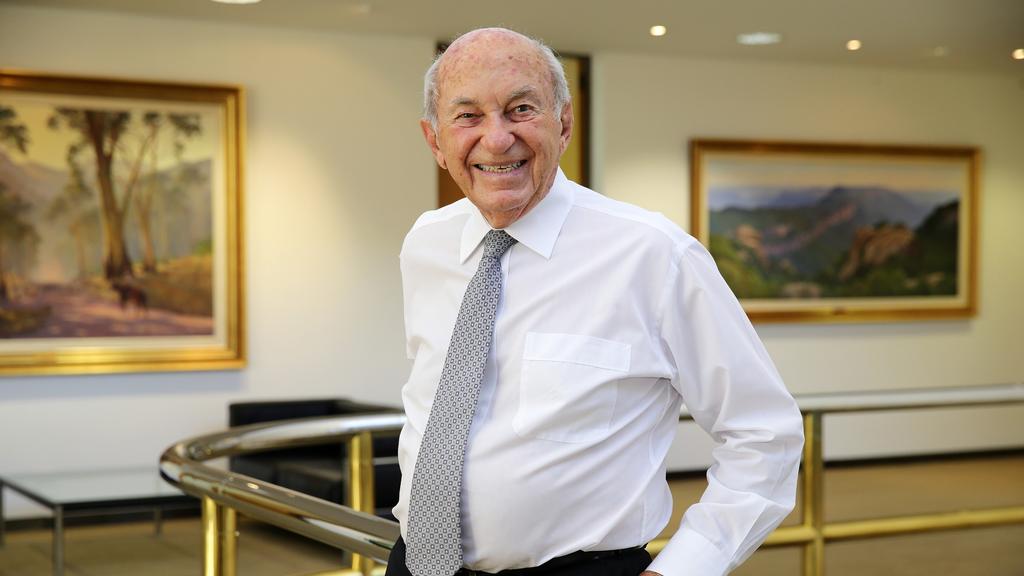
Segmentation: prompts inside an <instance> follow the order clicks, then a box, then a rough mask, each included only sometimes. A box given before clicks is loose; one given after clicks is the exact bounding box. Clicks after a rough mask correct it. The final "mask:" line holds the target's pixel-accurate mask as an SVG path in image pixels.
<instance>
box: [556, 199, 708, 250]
mask: <svg viewBox="0 0 1024 576" xmlns="http://www.w3.org/2000/svg"><path fill="white" fill-rule="evenodd" d="M574 185H575V187H576V190H575V195H574V198H575V199H574V202H573V207H574V208H577V209H580V210H581V211H583V212H582V213H584V214H585V213H588V212H589V213H590V215H592V216H597V217H600V218H607V219H608V220H610V221H614V222H615V223H616V224H617V226H616V228H617V233H619V234H621V233H622V232H623V231H628V232H629V235H630V236H631V237H633V238H637V237H642V238H646V239H647V240H648V241H650V242H653V243H657V244H664V245H668V246H672V247H675V248H677V249H678V248H684V247H686V246H689V245H690V244H691V243H693V242H696V241H697V240H696V239H695V238H693V236H690V235H689V234H687V233H686V231H684V230H683V229H682V228H680V227H679V225H678V224H676V223H675V222H673V221H672V220H670V219H669V218H668V217H666V216H665V215H664V214H662V213H661V212H654V211H652V210H648V209H646V208H642V207H640V206H637V205H635V204H630V203H629V202H623V201H621V200H616V199H614V198H609V197H608V196H605V195H603V194H600V193H598V192H595V191H593V190H591V189H589V188H587V187H585V186H581V185H579V184H575V183H574Z"/></svg>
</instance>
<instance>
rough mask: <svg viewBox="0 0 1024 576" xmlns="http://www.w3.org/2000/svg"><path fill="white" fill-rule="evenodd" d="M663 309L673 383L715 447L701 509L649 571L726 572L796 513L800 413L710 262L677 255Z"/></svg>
mask: <svg viewBox="0 0 1024 576" xmlns="http://www.w3.org/2000/svg"><path fill="white" fill-rule="evenodd" d="M675 262H676V268H675V269H674V270H673V272H672V274H670V277H669V279H668V287H667V288H666V291H665V298H664V300H663V303H662V310H661V313H662V315H661V322H662V325H661V337H662V339H663V341H664V343H665V346H666V348H667V349H668V351H669V352H670V354H671V356H672V358H673V360H674V363H675V367H676V371H677V373H676V377H675V378H674V379H673V382H672V385H673V386H674V387H675V388H676V389H677V390H678V391H679V393H680V394H681V395H682V397H683V401H684V402H685V403H686V405H687V407H688V409H689V411H690V414H692V415H693V419H694V421H695V422H697V424H698V425H699V426H700V427H701V428H703V429H704V430H705V431H706V432H707V433H708V434H709V435H710V436H711V438H712V439H713V440H714V442H715V447H714V449H713V451H712V456H713V457H714V464H713V465H712V467H711V469H710V470H709V471H708V488H707V490H706V491H705V492H704V495H703V496H702V497H701V500H700V502H698V503H696V504H694V505H693V506H691V507H690V508H689V509H688V510H687V511H686V514H685V515H684V517H683V522H682V524H681V526H680V528H679V531H678V532H676V534H675V535H674V536H673V537H672V538H671V540H669V542H668V544H667V545H666V547H665V549H664V550H663V551H662V552H661V553H660V554H659V555H658V557H657V558H656V559H655V560H654V562H653V563H652V564H651V565H650V567H649V572H650V573H654V574H661V575H664V576H719V575H724V574H728V573H729V571H731V570H732V569H734V568H735V567H736V566H738V565H739V564H740V563H742V562H743V561H744V560H746V558H747V557H749V556H750V555H751V554H752V553H753V552H754V550H756V549H757V547H758V546H759V545H760V544H761V542H763V541H764V539H765V538H767V537H768V534H770V533H771V531H772V530H774V529H775V527H776V526H778V525H779V524H780V523H781V522H782V520H783V519H784V518H785V516H786V515H787V514H788V513H789V512H790V511H791V510H792V509H793V506H794V504H795V496H796V479H797V469H798V467H799V463H800V455H801V449H802V447H803V430H802V419H801V417H800V411H799V409H798V408H797V406H796V402H795V401H794V400H793V397H792V396H791V395H790V394H789V392H788V391H787V390H786V387H785V385H784V384H783V383H782V379H781V377H780V376H779V374H778V372H777V371H776V369H775V366H774V365H773V364H772V361H771V359H770V358H769V357H768V353H767V351H765V349H764V346H763V345H762V344H761V341H760V339H759V338H758V336H757V334H756V333H755V332H754V329H753V327H752V326H751V325H750V322H749V321H748V320H747V317H746V314H745V313H744V312H743V309H742V308H741V307H740V305H739V302H738V301H737V300H736V298H735V297H734V296H733V294H732V292H731V291H730V290H729V288H728V286H727V285H726V284H725V281H724V280H723V279H722V277H721V275H720V274H719V272H718V268H717V267H716V265H715V262H714V260H713V259H712V258H711V255H710V254H709V253H708V252H707V250H705V249H704V247H703V246H701V245H700V244H699V243H697V242H693V243H691V244H689V245H687V246H684V247H682V248H680V250H679V254H678V256H677V258H676V260H675Z"/></svg>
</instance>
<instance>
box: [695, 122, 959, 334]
mask: <svg viewBox="0 0 1024 576" xmlns="http://www.w3.org/2000/svg"><path fill="white" fill-rule="evenodd" d="M978 157H979V152H978V150H977V149H975V148H967V147H963V148H956V147H923V146H870V145H859V144H858V145H853V144H812V143H798V142H754V141H734V140H694V141H692V142H691V143H690V161H691V194H692V210H691V218H692V223H691V224H692V231H693V234H694V235H695V236H696V237H697V238H698V239H699V240H700V241H701V242H703V243H704V244H705V245H706V246H707V247H708V249H709V250H710V251H711V254H712V255H713V256H714V258H715V261H716V262H717V263H718V267H719V270H720V271H721V272H722V275H723V277H724V278H725V280H726V282H728V284H729V286H730V287H731V288H732V289H733V291H734V292H735V293H736V296H737V297H739V299H740V301H741V302H742V304H743V307H744V309H745V310H746V311H747V314H748V315H749V316H750V317H751V319H752V320H755V321H757V320H760V321H865V322H867V321H887V320H909V319H932V318H955V317H967V316H971V315H973V314H974V313H975V311H976V308H977V286H976V282H977V257H976V252H977V226H978V224H977V214H978V207H977V204H978Z"/></svg>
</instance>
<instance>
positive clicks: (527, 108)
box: [514, 104, 533, 114]
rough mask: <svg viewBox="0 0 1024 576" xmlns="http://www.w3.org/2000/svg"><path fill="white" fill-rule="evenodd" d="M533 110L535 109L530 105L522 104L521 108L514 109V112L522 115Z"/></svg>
mask: <svg viewBox="0 0 1024 576" xmlns="http://www.w3.org/2000/svg"><path fill="white" fill-rule="evenodd" d="M532 109H533V107H532V106H530V105H529V104H520V105H519V106H516V107H515V108H514V110H515V111H516V112H519V113H520V114H523V113H526V112H529V111H530V110H532Z"/></svg>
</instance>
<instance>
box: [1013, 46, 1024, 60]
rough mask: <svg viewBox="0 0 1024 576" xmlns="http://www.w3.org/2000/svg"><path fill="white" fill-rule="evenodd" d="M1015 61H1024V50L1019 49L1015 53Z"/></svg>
mask: <svg viewBox="0 0 1024 576" xmlns="http://www.w3.org/2000/svg"><path fill="white" fill-rule="evenodd" d="M1013 59H1014V60H1024V48H1017V49H1016V50H1014V51H1013Z"/></svg>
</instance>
